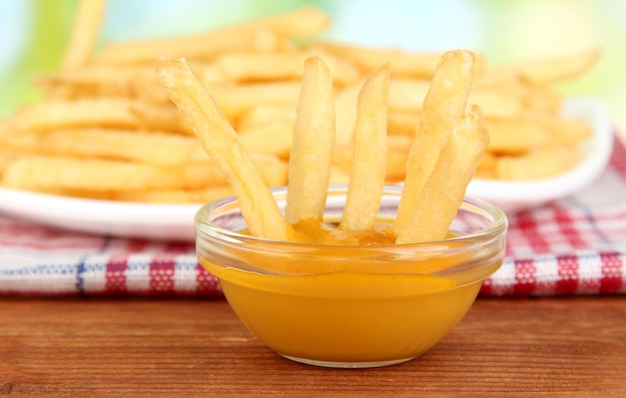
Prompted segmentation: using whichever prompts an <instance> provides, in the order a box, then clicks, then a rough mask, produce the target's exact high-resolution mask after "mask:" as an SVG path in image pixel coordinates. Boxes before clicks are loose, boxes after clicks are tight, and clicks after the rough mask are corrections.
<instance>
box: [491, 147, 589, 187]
mask: <svg viewBox="0 0 626 398" xmlns="http://www.w3.org/2000/svg"><path fill="white" fill-rule="evenodd" d="M582 156H583V153H582V152H581V150H580V148H576V147H568V146H551V147H545V148H538V149H536V150H534V151H532V152H527V153H525V154H522V155H519V156H500V157H498V159H497V164H496V174H497V178H499V179H501V180H515V181H525V180H536V179H540V178H547V177H552V176H555V175H557V174H560V173H563V172H565V171H566V170H568V169H570V168H572V167H574V165H575V164H576V163H577V162H578V161H580V159H581V157H582Z"/></svg>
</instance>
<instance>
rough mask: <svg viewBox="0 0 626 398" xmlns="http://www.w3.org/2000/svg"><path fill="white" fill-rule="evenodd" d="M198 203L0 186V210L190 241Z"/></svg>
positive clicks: (89, 228)
mask: <svg viewBox="0 0 626 398" xmlns="http://www.w3.org/2000/svg"><path fill="white" fill-rule="evenodd" d="M200 206H201V205H199V204H189V205H164V204H144V203H126V202H115V201H108V200H92V199H77V198H72V197H65V196H56V195H46V194H40V193H33V192H26V191H19V190H11V189H3V188H0V212H3V213H6V214H7V215H10V216H13V217H17V218H21V219H24V220H29V221H32V222H35V223H40V224H45V225H50V226H54V227H60V228H65V229H70V230H75V231H82V232H88V233H94V234H105V235H111V236H118V237H130V238H141V239H158V240H176V241H188V242H192V241H193V239H194V236H195V230H194V224H193V219H194V216H195V214H196V212H197V211H198V209H199V208H200Z"/></svg>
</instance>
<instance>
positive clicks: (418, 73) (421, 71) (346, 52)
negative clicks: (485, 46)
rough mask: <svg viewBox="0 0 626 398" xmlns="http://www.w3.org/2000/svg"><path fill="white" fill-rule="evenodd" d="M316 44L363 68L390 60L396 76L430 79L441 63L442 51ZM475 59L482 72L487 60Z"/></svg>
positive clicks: (329, 43)
mask: <svg viewBox="0 0 626 398" xmlns="http://www.w3.org/2000/svg"><path fill="white" fill-rule="evenodd" d="M316 45H319V46H322V47H323V48H324V49H325V50H327V51H330V52H332V53H334V54H335V55H338V56H342V57H345V58H347V59H349V60H352V61H353V62H354V63H355V64H356V65H358V66H359V67H360V68H361V69H362V70H365V71H370V70H373V69H374V68H376V66H378V65H379V64H380V63H382V62H389V64H390V65H392V67H393V72H394V75H395V76H398V77H413V78H424V79H430V78H432V76H433V73H434V71H435V69H436V67H437V65H438V64H439V61H440V59H441V56H442V53H440V52H412V51H404V50H398V49H386V48H373V47H363V46H356V45H349V44H342V43H337V42H328V41H327V42H321V43H318V44H316ZM476 57H477V61H475V62H476V63H477V64H478V65H479V67H478V68H477V70H478V71H479V72H480V73H482V70H483V68H484V64H485V62H484V61H483V60H482V56H476Z"/></svg>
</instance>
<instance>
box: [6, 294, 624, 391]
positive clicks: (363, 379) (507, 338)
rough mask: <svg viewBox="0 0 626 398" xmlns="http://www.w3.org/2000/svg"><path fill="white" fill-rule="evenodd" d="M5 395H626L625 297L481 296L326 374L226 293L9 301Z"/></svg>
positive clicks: (324, 370) (326, 370) (7, 307)
mask: <svg viewBox="0 0 626 398" xmlns="http://www.w3.org/2000/svg"><path fill="white" fill-rule="evenodd" d="M0 320H1V322H0V395H8V396H11V397H13V396H14V397H23V396H34V397H39V396H46V397H115V396H131V395H132V396H133V397H144V396H145V397H160V396H163V397H174V396H176V397H179V396H180V397H197V396H244V397H245V396H250V397H253V396H254V397H259V396H298V397H302V396H333V397H335V396H354V397H357V396H358V397H367V396H382V395H384V396H390V395H392V396H418V395H419V396H420V397H430V396H436V397H444V396H454V397H474V396H480V397H483V396H497V397H517V396H525V397H526V396H542V397H543V396H546V397H548V396H549V397H554V396H567V397H588V396H589V397H595V396H602V397H618V396H626V379H625V377H624V376H626V338H625V337H626V297H622V296H611V297H563V298H542V299H525V298H524V299H522V298H515V299H502V298H498V299H485V298H482V299H479V300H477V302H476V303H475V305H474V306H473V307H472V309H471V310H470V312H469V314H468V315H467V316H466V318H465V319H464V320H463V321H462V322H461V324H460V325H459V326H458V327H457V328H456V329H455V330H454V331H453V332H452V333H451V334H450V335H449V336H448V337H447V338H446V339H445V340H444V341H442V342H441V343H440V344H439V345H437V346H435V347H434V348H433V349H432V350H431V351H430V352H428V353H427V354H425V355H424V356H422V357H421V358H418V359H416V360H413V361H411V362H407V363H405V364H401V365H396V366H390V367H385V368H376V369H362V370H338V369H325V368H317V367H312V366H307V365H302V364H298V363H295V362H291V361H289V360H286V359H283V358H281V357H279V356H277V355H275V354H274V353H272V352H271V351H269V350H268V349H266V348H265V347H264V346H263V345H262V344H261V343H260V342H259V341H258V340H256V338H255V337H253V336H252V335H251V334H250V333H249V332H248V331H247V330H246V329H245V328H244V327H243V326H242V325H241V323H240V322H239V321H238V320H237V319H236V318H235V316H234V315H233V313H232V312H231V310H230V308H229V307H228V304H227V303H226V302H225V301H224V300H221V299H216V300H197V301H196V300H130V299H129V300H126V299H125V300H115V299H106V300H104V299H103V300H86V299H85V300H83V299H77V300H9V299H3V300H0Z"/></svg>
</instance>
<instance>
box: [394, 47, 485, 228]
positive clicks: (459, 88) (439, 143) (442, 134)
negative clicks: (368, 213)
mask: <svg viewBox="0 0 626 398" xmlns="http://www.w3.org/2000/svg"><path fill="white" fill-rule="evenodd" d="M473 75H474V56H473V54H472V53H470V52H468V51H460V50H456V51H450V52H447V53H445V54H444V55H443V56H442V57H441V61H440V63H439V65H437V68H436V70H435V74H434V76H433V79H432V82H431V85H430V88H429V90H428V93H427V94H426V98H425V99H424V105H423V106H422V109H423V111H422V114H421V117H420V123H419V126H418V128H417V135H416V137H415V140H414V142H413V145H412V146H411V149H410V152H409V159H408V163H407V171H406V178H405V180H404V188H403V191H402V197H401V200H400V205H399V206H398V214H397V217H396V220H395V222H394V227H393V229H394V233H395V234H396V235H397V236H399V234H400V233H401V231H402V230H403V229H404V225H405V224H406V223H407V222H408V221H409V217H410V214H411V209H412V208H413V207H414V205H415V203H416V200H417V199H418V197H419V195H420V193H421V191H422V188H423V187H424V184H425V183H426V180H427V179H428V177H429V176H430V174H431V173H432V172H433V169H434V168H435V166H436V165H437V163H438V160H439V156H440V153H441V150H442V148H443V147H444V146H445V144H446V141H447V140H448V135H449V134H450V131H451V130H452V128H453V126H454V125H455V124H456V121H457V119H458V118H460V117H461V116H462V115H463V114H464V112H465V108H466V106H467V98H468V96H469V91H470V88H471V84H472V79H473Z"/></svg>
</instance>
